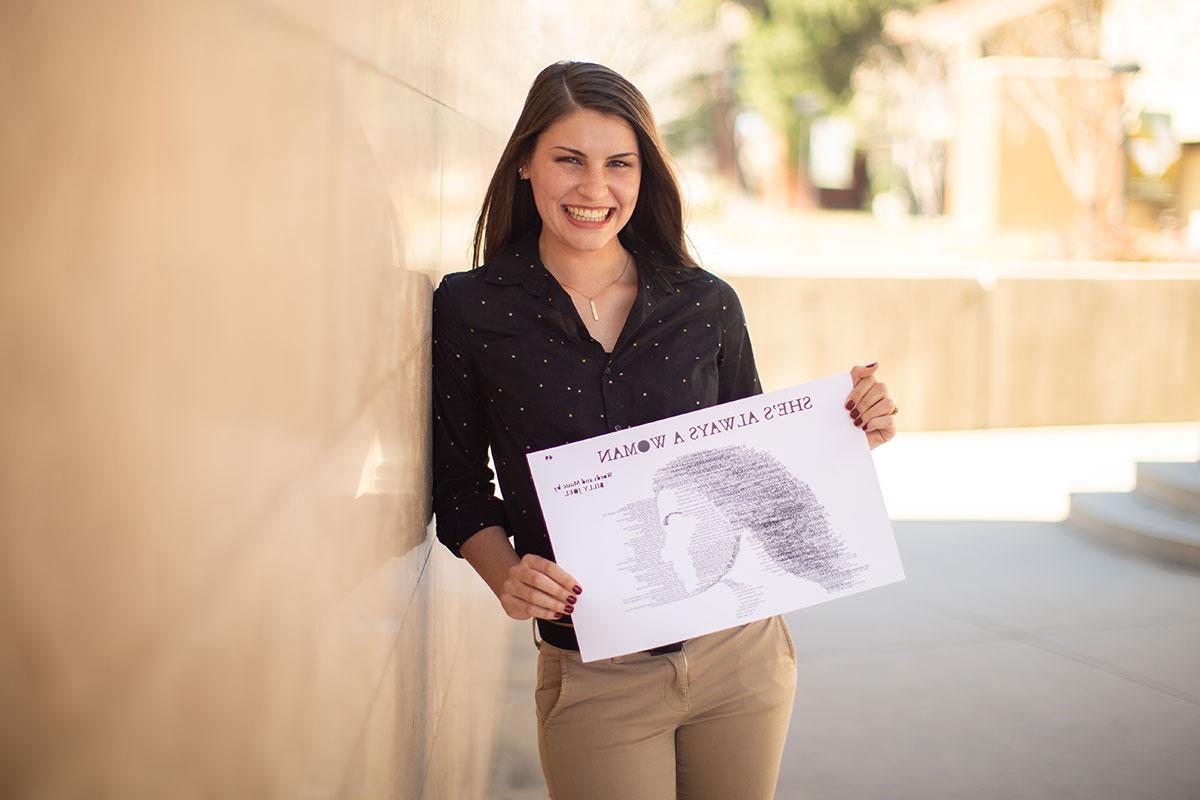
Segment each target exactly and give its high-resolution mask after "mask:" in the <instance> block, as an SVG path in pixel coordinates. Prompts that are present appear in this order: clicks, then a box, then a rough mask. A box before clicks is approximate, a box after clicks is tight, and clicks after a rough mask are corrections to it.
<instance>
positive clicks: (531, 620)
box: [529, 617, 542, 650]
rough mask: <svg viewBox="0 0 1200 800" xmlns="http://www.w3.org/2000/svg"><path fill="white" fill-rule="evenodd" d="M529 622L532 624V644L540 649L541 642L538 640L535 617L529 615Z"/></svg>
mask: <svg viewBox="0 0 1200 800" xmlns="http://www.w3.org/2000/svg"><path fill="white" fill-rule="evenodd" d="M529 623H530V624H531V625H532V626H533V646H534V647H536V648H537V649H538V650H541V649H542V643H541V642H540V641H538V629H537V617H530V619H529Z"/></svg>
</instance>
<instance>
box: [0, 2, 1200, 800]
mask: <svg viewBox="0 0 1200 800" xmlns="http://www.w3.org/2000/svg"><path fill="white" fill-rule="evenodd" d="M564 58H571V59H578V60H593V61H599V62H601V63H605V64H607V65H609V66H611V67H613V68H615V69H616V70H618V71H619V72H621V73H622V74H624V75H626V76H627V77H629V78H630V79H631V80H633V82H634V83H635V84H637V85H638V86H639V87H640V88H641V89H642V91H643V92H644V93H645V94H646V95H647V97H648V98H649V99H650V102H651V105H652V107H653V108H654V111H655V114H656V116H657V119H658V122H659V125H660V126H661V128H662V130H663V132H664V135H665V138H666V140H667V142H668V144H669V147H670V150H671V154H672V156H673V158H674V160H675V162H676V166H677V168H678V172H679V175H680V179H681V182H682V185H683V187H684V190H685V193H686V196H687V200H688V210H687V214H688V235H689V238H690V241H691V243H692V245H693V250H694V252H695V254H696V255H697V257H698V258H699V260H700V261H701V263H702V264H703V265H704V266H705V267H706V268H708V269H710V270H712V271H714V272H716V273H718V274H720V275H722V276H723V277H725V278H726V279H728V280H729V281H730V282H731V283H732V284H733V285H734V287H735V288H736V289H737V291H738V294H739V296H740V297H741V298H742V301H743V304H744V306H745V309H746V313H747V316H748V319H749V325H750V332H751V338H752V341H753V345H754V349H755V353H756V356H757V361H758V364H759V369H760V372H761V375H762V378H763V383H764V385H765V387H766V388H767V389H768V390H770V389H777V388H782V387H784V386H787V385H790V384H795V383H800V382H802V381H805V380H808V379H812V378H817V377H822V376H825V375H828V374H831V373H834V372H841V371H846V370H848V369H849V367H850V366H851V365H852V364H856V363H857V364H862V363H866V362H869V361H872V360H878V361H879V362H880V368H879V376H880V378H881V379H882V380H883V381H885V382H886V383H887V385H888V387H889V389H890V392H891V394H892V395H893V396H894V397H895V398H896V400H897V402H898V404H899V405H900V407H901V413H900V415H899V416H898V417H897V421H898V426H899V429H900V433H899V435H898V436H897V437H896V438H895V440H894V441H892V442H890V443H888V444H887V445H885V446H884V447H882V448H879V449H877V450H876V451H874V456H875V464H876V467H877V471H878V475H879V481H880V486H881V489H882V491H883V495H884V499H885V502H886V504H887V507H888V509H889V512H890V513H891V515H892V517H893V519H894V520H895V521H896V524H895V527H896V534H897V541H898V544H899V546H900V550H901V556H902V558H903V560H904V562H905V566H906V571H907V574H908V579H907V580H906V581H905V582H903V583H902V584H898V585H895V586H893V587H885V588H884V589H879V590H875V591H872V592H867V593H864V594H862V595H857V596H855V597H853V598H846V599H844V600H839V601H836V602H834V603H830V604H827V605H824V606H820V607H816V608H813V609H807V610H803V611H801V612H797V613H795V614H792V615H789V620H790V621H791V625H792V630H793V633H794V635H795V638H796V640H797V646H798V650H799V653H800V666H799V669H800V689H799V693H798V699H797V706H796V715H795V717H794V719H793V725H792V732H791V735H790V737H789V744H788V750H787V753H786V754H785V758H784V765H783V771H782V775H781V780H780V788H779V794H778V796H779V797H781V798H809V797H813V798H815V797H820V798H854V799H855V800H858V799H859V798H917V797H920V798H960V797H981V798H991V797H996V798H1001V797H1003V798H1010V797H1028V798H1040V797H1080V798H1082V797H1087V798H1140V797H1154V798H1180V800H1183V798H1195V797H1198V796H1200V765H1198V763H1197V760H1196V758H1195V756H1196V752H1197V750H1196V742H1200V678H1198V677H1197V676H1200V572H1198V571H1197V570H1200V465H1197V460H1198V459H1200V102H1197V98H1200V3H1198V2H1195V0H945V1H944V2H928V1H925V2H923V1H922V0H908V1H907V2H897V3H890V2H883V0H740V1H735V0H607V2H604V3H602V4H599V5H597V4H594V3H576V2H564V1H563V0H554V1H553V2H552V1H551V0H512V2H491V1H490V0H445V1H444V2H421V1H420V0H374V1H372V2H367V0H359V1H356V2H339V1H335V0H296V2H287V0H141V2H135V1H134V0H112V2H105V3H95V2H69V1H66V2H55V3H49V2H37V1H35V0H9V1H8V2H5V3H3V4H0V119H2V120H3V122H2V123H0V175H2V176H3V181H2V186H3V189H2V190H0V259H2V260H0V264H2V271H0V375H3V378H2V379H0V387H2V389H0V455H2V458H0V720H3V721H4V724H3V726H0V796H3V797H6V798H7V797H13V798H38V799H39V800H40V799H41V798H68V797H69V798H75V797H89V798H91V797H95V798H101V797H112V798H122V799H124V798H167V797H172V798H173V797H188V798H192V797H195V798H208V797H223V798H240V797H246V798H251V797H253V798H266V797H282V798H305V799H306V800H318V799H323V798H343V797H346V798H351V797H354V798H357V797H369V798H377V797H393V798H406V799H407V798H419V797H429V798H479V797H488V798H513V800H518V799H519V800H528V798H536V797H545V796H546V789H545V786H544V783H542V779H541V775H540V771H539V767H538V762H537V751H536V741H534V740H533V738H532V737H533V731H534V726H533V703H532V690H533V673H532V663H533V657H534V653H535V650H534V648H533V644H532V641H531V640H530V634H529V626H528V625H527V624H525V625H522V624H518V623H515V622H512V621H511V620H508V619H507V617H505V616H504V615H503V613H502V612H501V611H500V609H499V606H498V604H497V603H496V601H495V599H494V598H493V597H492V595H491V594H490V592H489V591H488V590H487V588H486V587H485V586H484V584H483V583H482V581H480V580H479V579H478V578H477V577H476V576H475V574H474V573H473V572H472V570H471V569H470V568H469V566H467V565H466V564H465V563H464V562H459V561H456V560H455V559H454V558H453V557H452V556H451V555H449V554H448V553H447V552H446V551H445V549H444V548H442V547H441V546H440V545H439V544H437V543H436V541H435V540H434V539H433V537H432V535H431V524H430V523H431V518H430V513H431V511H430V504H429V499H428V496H429V464H428V459H429V438H428V424H427V418H428V411H427V409H428V403H429V353H428V351H429V304H430V295H431V292H432V289H433V286H434V285H436V283H437V281H438V280H440V277H441V275H443V274H445V273H447V272H451V271H457V270H462V269H466V268H468V267H470V266H471V264H470V260H469V258H470V253H469V248H470V237H471V233H472V230H473V224H474V218H475V215H476V214H477V213H478V209H479V204H480V202H481V200H482V196H483V191H484V189H485V187H486V184H487V181H488V179H489V177H490V174H491V170H492V169H493V168H494V165H495V162H496V159H497V158H498V156H499V154H500V151H501V148H502V147H503V145H504V143H505V141H506V139H507V136H508V134H509V132H510V131H511V129H512V126H513V124H514V122H515V120H516V116H517V113H518V111H519V109H520V106H521V102H522V101H523V99H524V95H525V92H526V90H527V88H528V86H529V84H530V82H531V80H532V79H533V77H534V75H536V74H537V72H538V71H539V70H540V69H541V68H542V67H543V66H545V65H546V64H548V63H550V62H552V61H555V60H559V59H564Z"/></svg>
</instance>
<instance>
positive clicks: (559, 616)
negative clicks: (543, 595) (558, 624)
mask: <svg viewBox="0 0 1200 800" xmlns="http://www.w3.org/2000/svg"><path fill="white" fill-rule="evenodd" d="M554 618H555V619H562V614H555V615H554Z"/></svg>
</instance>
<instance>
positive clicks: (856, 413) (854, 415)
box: [850, 407, 862, 419]
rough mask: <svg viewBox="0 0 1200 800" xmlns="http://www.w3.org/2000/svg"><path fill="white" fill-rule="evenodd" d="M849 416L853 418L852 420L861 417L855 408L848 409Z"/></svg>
mask: <svg viewBox="0 0 1200 800" xmlns="http://www.w3.org/2000/svg"><path fill="white" fill-rule="evenodd" d="M850 416H851V417H853V418H854V419H858V418H859V417H861V416H862V414H860V413H858V408H857V407H855V408H852V409H850Z"/></svg>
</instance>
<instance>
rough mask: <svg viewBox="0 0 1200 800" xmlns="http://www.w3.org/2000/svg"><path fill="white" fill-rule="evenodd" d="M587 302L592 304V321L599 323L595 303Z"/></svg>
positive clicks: (592, 301)
mask: <svg viewBox="0 0 1200 800" xmlns="http://www.w3.org/2000/svg"><path fill="white" fill-rule="evenodd" d="M588 302H589V303H591V304H592V319H594V320H596V321H597V322H599V321H600V315H599V314H597V313H596V301H595V300H588Z"/></svg>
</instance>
